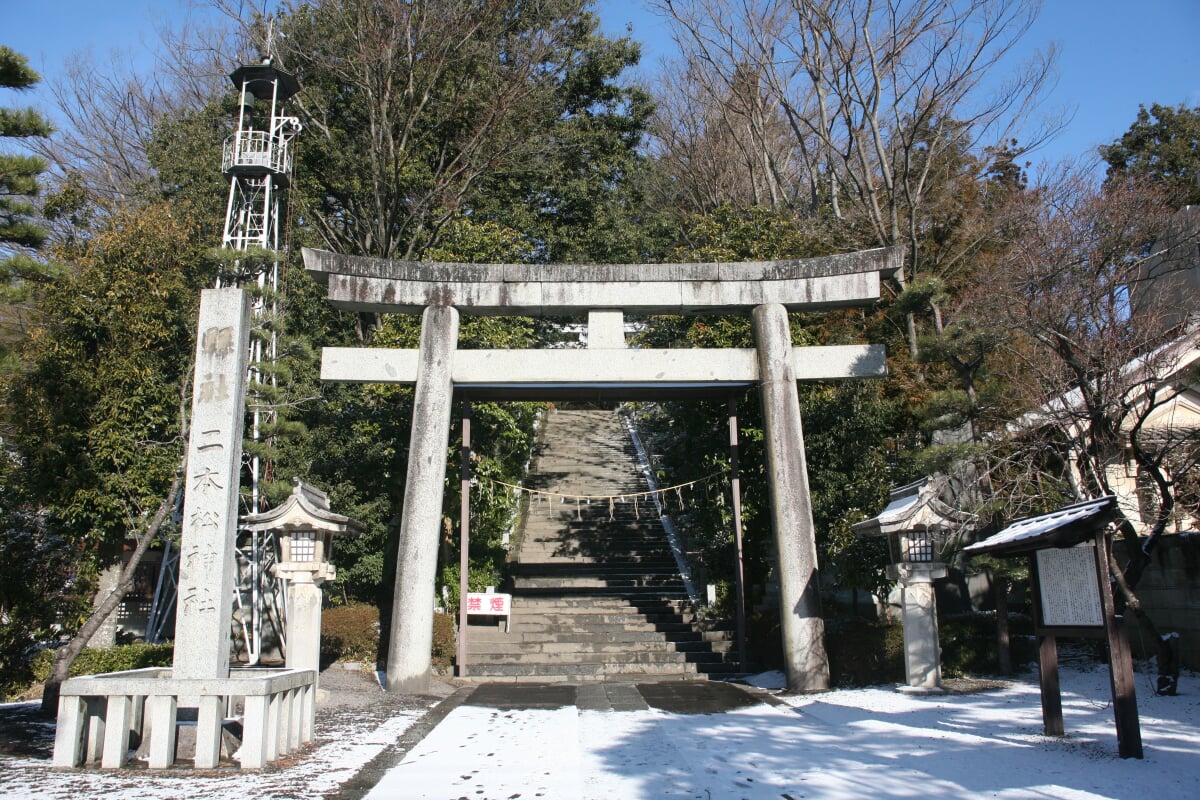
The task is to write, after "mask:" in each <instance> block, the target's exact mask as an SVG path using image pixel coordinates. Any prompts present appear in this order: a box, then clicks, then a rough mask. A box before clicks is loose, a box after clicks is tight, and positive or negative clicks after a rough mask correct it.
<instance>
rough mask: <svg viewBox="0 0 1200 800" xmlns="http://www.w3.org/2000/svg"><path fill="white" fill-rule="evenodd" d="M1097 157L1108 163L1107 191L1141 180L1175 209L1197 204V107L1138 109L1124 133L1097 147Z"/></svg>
mask: <svg viewBox="0 0 1200 800" xmlns="http://www.w3.org/2000/svg"><path fill="white" fill-rule="evenodd" d="M1100 156H1101V157H1102V158H1103V159H1104V160H1105V161H1107V162H1108V174H1107V176H1106V178H1105V182H1106V184H1108V185H1109V186H1112V187H1114V188H1116V187H1119V186H1121V184H1122V182H1123V181H1126V180H1128V179H1129V178H1144V179H1148V180H1150V181H1151V182H1153V183H1155V184H1158V185H1160V186H1162V187H1163V188H1164V189H1166V190H1167V191H1168V192H1169V193H1170V197H1171V200H1172V201H1173V202H1174V203H1176V204H1178V205H1194V204H1196V203H1200V107H1196V108H1188V107H1187V106H1184V105H1180V106H1177V107H1171V106H1161V105H1159V104H1158V103H1153V104H1152V105H1151V106H1150V108H1149V110H1147V109H1146V107H1145V106H1142V105H1139V106H1138V113H1137V119H1136V120H1134V122H1133V124H1132V125H1130V126H1129V130H1127V131H1125V133H1123V134H1121V138H1119V139H1115V140H1113V143H1112V144H1109V145H1102V146H1101V147H1100Z"/></svg>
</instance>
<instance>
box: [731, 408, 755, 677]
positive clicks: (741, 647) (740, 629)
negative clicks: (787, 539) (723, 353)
mask: <svg viewBox="0 0 1200 800" xmlns="http://www.w3.org/2000/svg"><path fill="white" fill-rule="evenodd" d="M728 409H729V485H730V489H731V493H732V494H733V546H734V554H735V558H736V561H735V563H734V565H733V576H734V583H735V591H736V592H737V598H736V599H737V650H738V665H739V666H740V667H741V669H742V671H743V672H746V671H748V670H749V668H750V667H749V661H748V658H747V654H746V575H745V572H746V570H745V555H744V553H743V551H742V482H741V478H740V476H739V474H738V422H737V401H736V400H734V399H733V398H732V397H731V398H729V400H728Z"/></svg>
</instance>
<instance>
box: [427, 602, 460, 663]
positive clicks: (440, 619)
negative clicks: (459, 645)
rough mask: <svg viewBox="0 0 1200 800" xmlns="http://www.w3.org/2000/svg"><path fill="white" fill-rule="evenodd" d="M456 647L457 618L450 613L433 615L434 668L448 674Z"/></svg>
mask: <svg viewBox="0 0 1200 800" xmlns="http://www.w3.org/2000/svg"><path fill="white" fill-rule="evenodd" d="M455 648H456V641H455V620H454V617H452V616H451V615H449V614H434V615H433V654H432V655H433V668H434V669H435V670H436V671H437V672H439V673H440V674H443V675H445V674H448V673H449V671H450V665H451V662H452V660H453V659H454V655H455Z"/></svg>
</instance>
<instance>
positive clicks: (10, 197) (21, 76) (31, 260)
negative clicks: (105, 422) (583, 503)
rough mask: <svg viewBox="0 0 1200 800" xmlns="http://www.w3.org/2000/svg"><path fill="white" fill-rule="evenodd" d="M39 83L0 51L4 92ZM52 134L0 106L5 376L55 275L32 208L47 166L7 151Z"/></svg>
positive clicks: (0, 317)
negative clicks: (41, 292) (37, 298)
mask: <svg viewBox="0 0 1200 800" xmlns="http://www.w3.org/2000/svg"><path fill="white" fill-rule="evenodd" d="M39 80H40V77H39V76H38V74H37V73H36V72H34V71H33V70H32V69H30V68H29V64H28V61H27V60H26V58H25V57H24V56H22V55H20V54H19V53H17V52H15V51H13V50H12V49H10V48H8V47H4V46H2V45H0V90H3V89H15V90H23V89H28V88H29V87H31V86H33V85H35V84H36V83H37V82H38V81H39ZM51 130H52V129H51V127H50V123H49V122H47V121H46V119H45V118H44V117H42V115H41V114H39V113H38V112H36V111H34V110H33V109H32V108H24V109H15V108H5V107H3V106H0V145H5V146H3V147H2V148H0V369H3V370H5V371H8V370H10V369H13V367H14V364H13V360H14V354H13V352H12V350H13V349H14V348H15V346H16V343H17V342H19V341H20V338H21V336H22V329H23V328H24V327H25V326H26V324H27V321H28V320H27V318H28V313H29V308H28V303H29V302H30V301H31V300H32V298H33V293H34V290H35V289H36V288H37V287H39V286H40V285H41V284H42V283H44V282H45V281H46V280H48V279H49V278H50V277H51V276H52V275H53V270H52V269H51V268H50V267H49V265H47V264H45V263H44V262H42V261H39V260H37V259H36V258H35V257H34V254H35V253H36V252H37V251H38V250H39V249H40V248H41V247H42V245H43V244H44V243H45V241H46V230H45V228H44V227H43V226H42V225H41V224H40V223H39V222H38V221H37V220H36V216H37V209H36V207H35V206H34V204H33V200H34V199H35V198H36V197H37V195H38V193H39V191H40V187H39V185H38V176H40V175H41V174H42V173H43V172H44V171H45V170H46V162H45V161H43V160H42V159H40V158H37V157H36V156H33V155H29V154H28V153H21V152H12V151H11V150H10V148H9V147H7V146H6V145H7V143H8V142H10V141H16V142H20V141H22V140H28V139H38V138H45V137H47V136H49V135H50V133H51Z"/></svg>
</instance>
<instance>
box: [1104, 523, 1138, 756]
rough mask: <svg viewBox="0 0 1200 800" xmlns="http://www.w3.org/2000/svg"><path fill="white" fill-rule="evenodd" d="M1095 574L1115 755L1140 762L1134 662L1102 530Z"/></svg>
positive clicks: (1105, 538)
mask: <svg viewBox="0 0 1200 800" xmlns="http://www.w3.org/2000/svg"><path fill="white" fill-rule="evenodd" d="M1096 572H1097V576H1098V577H1099V579H1100V601H1101V603H1103V605H1104V636H1105V640H1106V643H1107V644H1108V675H1109V683H1110V685H1111V687H1112V697H1113V717H1114V718H1115V721H1116V725H1117V754H1118V755H1119V756H1121V758H1141V757H1142V727H1141V724H1140V723H1139V722H1138V708H1137V694H1136V691H1135V688H1134V679H1133V662H1132V660H1131V659H1130V655H1129V642H1128V641H1127V640H1126V638H1125V626H1124V625H1123V624H1122V622H1123V620H1122V618H1120V617H1118V616H1116V614H1115V613H1114V609H1113V596H1112V582H1111V581H1112V576H1111V575H1110V574H1109V568H1108V538H1107V536H1106V535H1105V532H1104V529H1100V530H1098V531H1097V532H1096Z"/></svg>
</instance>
